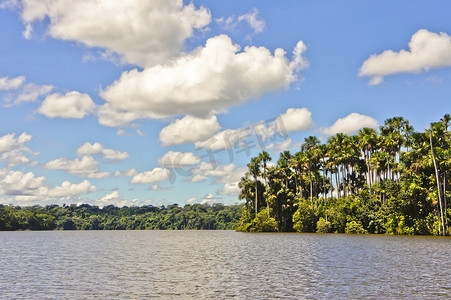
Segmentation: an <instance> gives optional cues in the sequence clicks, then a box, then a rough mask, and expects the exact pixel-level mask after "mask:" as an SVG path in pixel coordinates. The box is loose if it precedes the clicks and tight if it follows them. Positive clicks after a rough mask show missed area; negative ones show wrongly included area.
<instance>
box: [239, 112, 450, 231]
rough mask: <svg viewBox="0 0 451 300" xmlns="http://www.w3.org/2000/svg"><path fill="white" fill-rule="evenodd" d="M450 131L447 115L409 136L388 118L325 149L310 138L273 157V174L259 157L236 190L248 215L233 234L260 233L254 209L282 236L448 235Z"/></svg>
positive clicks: (403, 125)
mask: <svg viewBox="0 0 451 300" xmlns="http://www.w3.org/2000/svg"><path fill="white" fill-rule="evenodd" d="M450 125H451V117H450V116H449V115H448V114H447V115H445V116H444V117H443V118H442V119H440V121H439V122H435V123H431V126H430V127H429V129H427V130H425V131H424V132H414V131H413V128H412V126H410V125H409V122H408V121H407V120H405V119H404V118H402V117H394V118H390V119H387V120H386V121H385V122H384V125H382V126H381V127H380V131H379V133H378V132H377V131H376V130H375V129H370V128H363V129H362V130H360V132H359V133H358V135H354V136H348V135H346V134H343V133H338V134H336V135H335V136H331V137H329V138H328V139H327V142H326V143H324V144H321V142H320V140H319V139H318V138H316V137H314V136H309V137H307V138H305V139H304V144H303V145H302V146H301V147H300V151H299V152H297V153H294V154H292V153H290V152H289V151H284V152H282V153H280V158H279V159H278V160H277V164H276V165H275V166H271V167H268V165H267V164H262V158H263V157H266V156H267V153H265V154H263V153H262V154H260V155H258V156H257V157H256V158H252V160H251V163H250V164H249V165H248V167H249V172H248V173H247V174H246V176H244V177H243V178H242V180H241V182H240V188H241V194H240V199H245V200H246V207H247V208H246V209H247V210H246V213H243V215H242V217H241V221H240V227H239V230H242V231H251V230H256V231H259V230H260V229H259V228H257V227H256V226H255V220H253V218H254V217H255V210H256V209H255V208H257V210H258V211H260V210H262V209H263V208H264V206H265V205H266V206H267V211H268V213H269V217H272V218H274V219H275V221H276V222H277V225H278V231H284V232H285V231H286V232H289V231H298V232H315V231H316V232H337V233H371V234H373V233H377V234H405V235H411V234H416V235H431V234H432V235H450V234H451V231H450V229H449V226H450V225H451V201H450V199H451V188H450V186H451V131H450V130H449V129H450ZM262 170H264V171H262ZM261 179H263V181H264V184H263V183H262V182H261V181H260V180H261ZM256 188H257V189H258V193H256V192H255V190H256ZM326 220H327V221H326Z"/></svg>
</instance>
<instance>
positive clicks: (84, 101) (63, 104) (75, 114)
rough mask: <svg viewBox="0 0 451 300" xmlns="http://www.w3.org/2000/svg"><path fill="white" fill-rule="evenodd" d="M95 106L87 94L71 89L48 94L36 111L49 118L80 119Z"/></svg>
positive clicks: (92, 110) (91, 111)
mask: <svg viewBox="0 0 451 300" xmlns="http://www.w3.org/2000/svg"><path fill="white" fill-rule="evenodd" d="M95 108H96V105H95V104H94V102H93V101H92V99H91V97H89V95H88V94H80V93H79V92H77V91H72V92H68V93H66V94H65V95H63V94H60V93H55V94H51V95H48V96H47V97H46V98H45V99H44V101H43V102H42V104H41V106H40V107H39V109H38V112H39V113H41V114H43V115H45V116H46V117H49V118H56V117H59V118H66V119H82V118H84V117H85V116H86V115H88V114H90V113H93V112H94V110H95Z"/></svg>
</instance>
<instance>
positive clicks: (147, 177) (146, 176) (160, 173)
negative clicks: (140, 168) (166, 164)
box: [130, 168, 171, 184]
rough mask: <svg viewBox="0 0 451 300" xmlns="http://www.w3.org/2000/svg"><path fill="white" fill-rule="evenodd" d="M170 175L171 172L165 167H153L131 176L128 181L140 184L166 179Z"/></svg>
mask: <svg viewBox="0 0 451 300" xmlns="http://www.w3.org/2000/svg"><path fill="white" fill-rule="evenodd" d="M170 176H171V172H170V171H169V170H168V169H166V168H155V169H153V170H152V171H145V172H142V173H138V174H136V175H135V176H133V178H132V180H130V183H133V184H142V183H154V182H159V181H163V180H168V179H169V178H170Z"/></svg>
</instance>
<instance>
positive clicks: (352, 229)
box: [345, 221, 368, 234]
mask: <svg viewBox="0 0 451 300" xmlns="http://www.w3.org/2000/svg"><path fill="white" fill-rule="evenodd" d="M345 232H346V233H352V234H364V233H368V232H367V231H366V230H365V228H363V225H362V224H361V223H360V222H356V221H351V222H348V223H346V229H345Z"/></svg>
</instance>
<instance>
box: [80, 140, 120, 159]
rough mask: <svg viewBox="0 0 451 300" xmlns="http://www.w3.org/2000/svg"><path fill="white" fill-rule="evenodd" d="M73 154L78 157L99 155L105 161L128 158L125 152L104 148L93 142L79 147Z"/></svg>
mask: <svg viewBox="0 0 451 300" xmlns="http://www.w3.org/2000/svg"><path fill="white" fill-rule="evenodd" d="M75 153H76V154H77V155H78V156H84V155H95V154H101V155H103V157H104V158H106V159H111V160H124V159H126V158H127V157H129V155H128V153H127V152H120V151H118V150H114V149H109V148H105V147H104V146H103V145H102V144H100V143H98V142H95V143H93V144H91V143H89V142H87V143H84V144H83V145H81V146H80V147H79V148H78V149H77V150H76V151H75Z"/></svg>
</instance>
